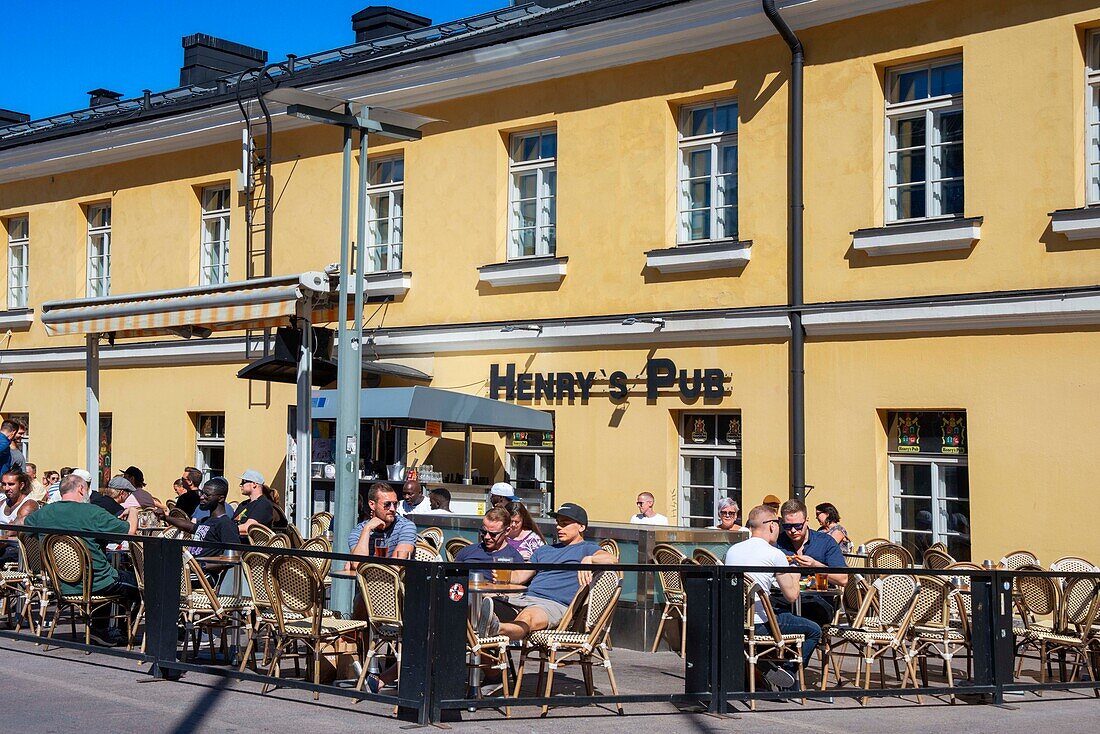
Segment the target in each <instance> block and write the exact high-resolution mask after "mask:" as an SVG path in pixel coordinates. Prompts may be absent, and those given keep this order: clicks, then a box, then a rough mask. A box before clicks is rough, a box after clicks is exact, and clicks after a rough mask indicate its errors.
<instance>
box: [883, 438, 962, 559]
mask: <svg viewBox="0 0 1100 734" xmlns="http://www.w3.org/2000/svg"><path fill="white" fill-rule="evenodd" d="M967 459H968V457H967V456H965V455H960V456H951V455H947V454H945V455H943V456H922V455H920V454H890V456H889V463H890V539H891V540H892V541H894V542H895V543H901V542H902V535H903V534H906V533H908V534H915V533H914V532H913V531H912V530H911V529H910V530H903V529H902V527H901V523H902V512H901V499H902V498H909V499H920V500H930V502H931V505H932V535H931V540H930V541H929V545H931V544H933V543H947V542H948V538H949V537H959V536H960V535H961V534H960V533H953V532H950V531H949V530H948V529H947V527H948V522H947V503H948V502H949V501H950V502H965V503H966V504H967V505H968V506H969V505H970V503H971V501H970V499H960V498H958V497H948V496H947V482H946V480H945V478H944V472H943V471H942V469H943V467H947V466H955V467H969V462H968V460H967ZM907 464H908V465H915V466H929V465H931V472H932V475H931V487H932V496H931V497H930V498H929V497H924V496H921V495H910V494H902V493H901V467H902V466H905V465H907ZM967 517H968V518H972V515H971V513H970V512H967ZM971 528H972V529H971V545H973V524H971ZM917 561H918V562H919V561H920V559H919V558H918V559H917Z"/></svg>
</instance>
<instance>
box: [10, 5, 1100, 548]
mask: <svg viewBox="0 0 1100 734" xmlns="http://www.w3.org/2000/svg"><path fill="white" fill-rule="evenodd" d="M543 5H545V6H549V7H545V8H543V7H540V6H538V5H535V6H530V5H529V6H519V7H515V8H504V9H502V10H501V11H500V12H499V13H496V14H489V15H487V16H481V17H480V19H474V20H473V21H472V22H469V23H467V24H465V25H461V29H460V30H458V31H453V30H452V32H451V33H449V34H447V35H446V37H445V38H444V37H441V36H440V35H439V34H438V33H434V34H433V33H432V32H430V30H431V29H429V32H424V31H423V30H422V29H420V31H419V33H420V34H419V35H416V34H417V32H418V24H419V25H422V23H420V21H422V20H423V19H420V21H417V20H415V16H412V19H410V20H409V25H408V27H407V28H405V30H403V31H401V33H405V32H412V33H413V35H412V36H408V37H403V40H402V42H401V43H391V42H389V41H388V40H387V39H390V40H392V39H393V38H397V37H398V36H385V37H382V38H374V39H368V38H360V39H359V40H358V41H357V43H356V44H355V45H352V46H349V47H348V48H346V49H344V53H343V54H332V53H329V54H325V55H317V56H304V57H300V58H298V59H297V60H295V61H294V62H293V67H294V68H293V69H292V70H291V69H288V68H287V66H288V65H287V64H284V66H283V67H281V68H276V69H274V70H273V72H272V73H273V77H274V78H277V80H278V82H279V84H280V85H281V86H295V87H302V88H306V89H311V90H314V91H320V92H323V93H325V94H329V95H333V96H336V97H342V98H350V99H362V100H370V101H371V102H372V103H375V104H380V105H385V106H389V107H397V108H401V109H405V110H409V111H412V112H416V113H418V114H423V115H427V116H430V117H433V118H438V119H439V120H442V122H439V123H435V124H432V125H430V126H428V127H425V128H424V137H423V139H422V140H419V141H416V142H408V143H394V142H391V141H387V140H385V139H383V138H379V139H378V140H372V145H371V149H370V157H369V160H370V161H371V164H370V169H369V171H368V173H369V177H370V180H371V199H370V201H371V220H372V221H371V228H370V232H371V233H370V236H369V238H368V242H367V246H368V248H369V249H368V255H369V260H370V263H371V267H370V268H369V270H370V272H369V273H367V274H366V275H365V281H366V289H367V293H368V295H369V296H371V303H369V304H368V307H367V311H366V315H367V318H366V321H365V338H366V340H367V344H366V347H365V348H366V349H369V350H371V351H372V354H373V355H374V356H377V357H378V358H379V359H381V360H385V361H387V362H390V363H393V362H398V363H403V364H405V365H408V366H413V367H415V368H416V369H419V370H421V371H423V372H424V373H426V374H427V375H430V383H420V384H430V385H431V386H433V387H442V388H448V389H452V390H456V391H461V392H466V393H469V394H474V395H480V396H485V397H493V398H496V399H499V400H511V401H512V402H518V403H520V404H523V405H529V406H531V407H535V408H539V409H542V410H547V411H550V412H552V414H553V419H554V427H555V430H554V433H553V435H552V436H551V435H545V436H544V435H537V436H536V435H527V434H523V435H518V434H517V435H513V434H478V436H477V442H478V445H477V446H476V447H475V451H474V459H475V468H476V469H477V473H478V474H479V476H480V477H481V478H482V479H484V480H486V481H492V480H497V479H502V478H509V479H513V480H516V481H518V482H520V483H521V485H522V486H523V487H524V490H523V492H524V493H525V496H528V497H532V498H534V499H538V498H540V497H541V498H542V501H543V502H544V503H545V504H550V503H553V504H559V503H561V502H564V501H576V502H580V503H582V504H584V505H585V506H586V507H587V508H588V509H589V512H590V514H591V515H592V517H593V518H594V519H596V520H602V521H625V520H626V519H627V517H628V516H629V515H630V514H631V513H632V512H633V503H634V499H635V495H636V493H637V492H640V491H651V492H653V493H654V494H655V495H656V497H657V510H658V511H659V512H661V513H664V514H666V515H668V516H669V517H670V518H672V520H673V522H674V523H680V524H684V525H699V526H702V525H710V524H712V522H713V517H714V510H715V505H716V502H717V500H718V499H719V498H720V497H722V496H726V495H729V496H733V497H734V498H736V499H738V500H739V501H740V503H741V506H742V508H745V509H747V508H750V507H752V506H753V505H755V504H757V503H759V501H760V500H761V499H762V498H763V496H764V495H765V494H768V493H775V494H778V495H781V496H787V495H788V494H789V493H790V492H791V491H792V489H793V490H794V491H797V490H801V489H802V488H801V487H795V488H792V486H791V485H792V479H791V475H790V471H791V465H792V462H791V442H790V415H791V413H790V400H789V389H790V387H789V369H790V362H789V359H790V340H791V316H790V314H791V311H792V308H791V300H790V292H789V277H790V271H791V266H792V263H791V262H790V252H791V250H790V245H789V226H788V208H789V192H788V165H789V162H790V160H789V157H790V153H791V150H792V148H791V145H792V144H791V137H790V135H789V121H790V113H791V109H792V108H791V96H790V89H789V81H790V74H791V72H790V69H791V66H790V64H791V54H790V50H789V48H788V46H787V45H786V44H785V43H784V41H783V39H782V38H780V36H779V35H777V33H776V31H775V29H774V28H773V27H772V25H771V24H770V23H769V22H768V21H767V19H766V18H765V16H764V14H763V13H762V11H761V8H760V3H759V2H758V1H757V0H753V1H749V0H725V1H723V2H716V1H713V0H690V1H686V2H684V1H681V2H670V1H667V0H665V1H658V0H648V1H645V0H638V1H637V2H633V3H630V2H628V3H617V4H614V7H613V8H612V7H610V6H609V5H606V4H604V5H601V4H600V3H598V2H597V3H583V2H580V3H577V2H574V3H564V4H562V3H551V2H547V3H543ZM780 9H781V12H782V13H783V16H784V18H786V20H787V21H788V22H789V23H790V24H791V25H792V26H793V27H794V28H795V29H796V32H797V35H798V37H799V39H800V40H801V43H802V44H803V46H804V48H805V58H806V66H805V79H804V101H803V109H804V130H805V133H804V173H803V188H804V195H805V209H804V223H805V225H804V227H805V228H804V253H803V258H802V262H803V269H804V286H803V287H804V298H805V304H806V305H805V307H804V308H798V309H795V310H797V311H798V312H799V315H800V316H801V323H802V325H803V327H804V328H805V334H806V343H805V445H806V452H805V476H806V482H805V483H806V484H807V485H811V486H812V487H813V489H812V491H811V492H810V494H809V496H808V503H809V504H810V505H813V504H815V503H817V502H825V501H828V502H832V503H834V504H835V505H836V506H837V507H838V508H839V509H840V513H841V515H842V518H843V519H842V522H843V524H844V525H845V526H846V527H847V528H848V530H849V532H850V533H851V535H852V537H853V538H854V539H856V541H857V542H858V541H860V540H863V539H867V538H872V537H891V538H894V539H896V540H899V541H902V542H904V543H905V544H906V545H908V546H909V547H911V548H913V549H915V550H918V551H919V550H920V549H921V548H922V547H925V546H927V545H928V544H929V543H931V542H933V541H938V540H942V541H944V542H946V543H947V544H948V545H949V547H950V548H951V549H952V551H953V552H955V554H956V555H958V556H960V557H966V556H969V557H972V558H974V559H982V558H1000V557H1001V555H1003V554H1004V553H1005V552H1007V551H1010V550H1013V549H1015V548H1016V547H1021V546H1026V547H1028V548H1030V549H1032V550H1034V551H1035V552H1037V553H1038V555H1039V556H1040V558H1042V559H1043V560H1044V561H1047V560H1048V559H1049V560H1054V559H1055V558H1057V557H1058V556H1061V555H1067V554H1071V553H1072V554H1075V555H1083V556H1085V557H1088V558H1094V559H1095V558H1096V557H1098V556H1100V543H1098V541H1097V540H1096V535H1095V533H1093V532H1092V525H1093V522H1092V520H1091V519H1090V518H1092V517H1093V516H1094V515H1095V510H1094V505H1095V501H1094V490H1093V488H1092V486H1091V485H1092V482H1093V481H1094V477H1095V476H1096V475H1097V474H1098V473H1100V471H1098V470H1100V464H1098V461H1097V458H1096V456H1097V453H1096V452H1095V451H1094V450H1093V448H1092V446H1091V439H1092V437H1093V436H1095V435H1097V434H1098V433H1100V411H1098V409H1097V404H1096V403H1097V401H1096V397H1095V396H1096V395H1097V393H1098V391H1100V377H1097V376H1096V370H1095V369H1092V360H1093V359H1096V358H1097V356H1098V355H1100V337H1098V335H1097V331H1096V328H1097V325H1098V324H1100V252H1098V248H1100V207H1095V208H1094V206H1093V205H1097V204H1100V35H1097V33H1096V32H1094V31H1093V28H1100V4H1098V3H1096V2H1095V0H1092V1H1089V0H1017V1H1014V2H1002V1H1001V0H969V1H968V2H966V3H958V2H951V1H950V0H931V1H927V2H916V1H914V0H809V1H808V2H801V3H794V4H790V7H784V5H783V4H782V3H780ZM457 27H458V26H456V28H457ZM390 30H391V31H398V30H399V29H396V28H393V29H390ZM206 42H208V43H210V44H212V46H213V47H215V48H217V49H219V50H221V51H224V52H226V53H238V54H240V53H243V52H241V50H240V49H239V48H237V49H236V51H234V48H235V46H234V45H233V44H225V43H223V42H220V41H217V40H216V39H207V41H206ZM395 49H396V50H395ZM242 58H243V57H242ZM251 65H254V63H253V62H249V63H247V64H243V66H251ZM291 71H292V72H293V73H291ZM237 79H238V76H237V75H236V74H233V75H231V76H229V77H225V79H224V80H223V81H222V82H221V83H218V82H217V80H216V79H208V80H206V81H203V82H200V83H199V84H198V85H197V86H191V87H184V88H182V89H181V90H175V91H174V92H173V93H166V94H157V95H152V96H151V97H149V98H147V99H142V98H140V97H139V98H136V99H134V100H118V101H116V100H113V99H110V98H108V99H107V100H106V101H105V102H104V100H102V99H101V100H100V102H102V103H103V104H101V105H100V106H97V107H94V108H92V109H90V110H87V111H83V112H81V113H73V114H72V115H67V116H60V117H57V118H50V119H49V120H45V121H24V120H22V119H21V118H19V117H18V116H12V115H10V114H9V113H4V114H5V115H8V117H7V118H6V120H2V121H0V125H7V127H0V221H2V222H3V224H4V230H5V233H6V238H7V243H8V258H7V266H8V277H7V279H6V283H7V286H6V294H5V304H6V309H7V310H6V311H4V312H2V313H0V330H8V329H10V336H9V337H8V338H7V340H6V343H5V345H4V346H5V349H4V351H3V352H2V353H0V372H2V373H3V374H4V376H5V378H8V379H5V383H6V384H5V385H4V390H5V392H4V393H3V403H2V405H0V412H2V413H3V414H4V415H5V416H8V415H22V416H25V417H26V419H27V420H28V423H29V427H30V431H29V436H30V438H29V447H28V454H29V457H30V459H31V460H32V461H34V462H35V463H37V465H38V467H39V468H40V470H42V469H45V468H58V467H60V466H62V465H69V466H76V465H80V464H81V463H82V458H81V457H82V456H83V446H84V437H85V422H84V417H83V412H82V411H83V410H84V407H83V406H84V373H83V365H84V342H83V339H81V338H79V337H51V336H47V334H46V331H45V329H44V327H43V324H42V323H41V318H40V316H41V306H42V304H44V303H46V302H51V301H67V300H72V299H78V298H84V297H86V296H89V297H95V296H104V295H107V294H108V293H109V294H111V295H118V294H128V293H142V292H150V291H160V290H165V289H173V288H186V287H190V286H200V285H205V284H211V283H215V284H216V283H222V282H234V281H242V280H245V279H246V278H247V277H249V276H250V275H254V274H256V272H257V271H256V270H255V269H253V270H250V269H249V267H248V265H247V262H246V261H247V260H248V259H249V258H248V255H249V252H248V251H249V244H248V242H249V232H248V231H249V228H250V223H249V222H248V214H247V211H246V209H247V208H249V207H254V206H255V198H254V197H255V196H256V192H255V191H252V192H249V191H248V190H247V187H246V186H244V185H243V183H242V182H243V181H244V179H247V178H248V176H247V172H246V174H245V175H242V173H241V169H242V166H243V165H244V164H243V162H242V150H241V149H242V143H241V135H242V128H243V127H244V124H243V117H242V114H241V110H240V109H239V108H238V105H237V102H236V97H237V91H236V90H237V87H239V86H240V87H242V94H241V97H242V99H243V100H244V109H245V110H246V111H247V112H248V113H249V114H250V115H251V116H252V118H253V120H258V119H259V115H260V111H259V105H258V103H257V102H256V92H255V90H254V89H251V88H250V87H249V86H248V83H243V84H238V83H237ZM246 81H247V79H246ZM268 88H270V86H269V87H268ZM13 106H14V105H13ZM271 111H272V113H273V115H274V117H273V126H274V130H275V133H274V135H273V144H272V148H271V150H272V159H271V160H270V161H263V163H264V164H268V165H269V171H270V174H271V179H272V181H271V183H272V188H271V190H270V192H269V196H270V198H271V199H272V203H273V207H274V212H273V214H272V215H271V220H270V231H271V243H272V244H271V249H270V258H271V261H270V268H269V269H268V274H276V275H278V274H294V273H301V272H305V271H319V270H323V269H324V267H325V265H327V264H329V263H331V262H334V261H336V260H337V259H338V254H339V253H338V242H339V229H340V222H339V219H340V204H339V191H340V167H341V156H340V145H341V142H340V133H339V131H338V130H337V129H335V128H333V127H329V126H324V125H313V124H308V123H307V122H306V121H304V120H300V119H295V118H292V117H288V116H287V115H286V114H284V111H285V108H284V107H283V106H281V105H272V108H271ZM257 140H260V138H259V137H257ZM246 157H247V156H246ZM964 162H965V164H964ZM249 197H253V198H252V199H251V200H250V198H249ZM250 201H251V203H249V202H250ZM256 221H260V222H262V217H261V218H258V219H257V220H256ZM251 226H253V227H255V226H256V222H255V221H254V222H253V223H252V225H251ZM253 241H254V242H256V241H259V239H258V235H257V234H256V233H255V232H254V233H253ZM253 248H255V244H254V245H253ZM101 355H102V362H103V368H104V371H103V373H102V377H101V395H100V401H101V410H102V412H103V415H104V416H109V420H108V421H105V422H104V423H103V428H104V432H103V441H104V452H105V453H106V454H108V455H109V456H110V461H111V463H112V464H113V466H114V467H115V468H116V469H120V468H124V467H126V466H128V465H130V464H136V465H138V466H140V467H142V468H143V469H144V471H145V475H146V477H147V479H148V481H149V482H150V485H151V487H150V488H151V489H152V490H153V491H154V492H155V493H157V494H159V495H161V496H167V495H168V494H169V492H170V491H171V481H172V480H173V479H174V478H175V477H177V476H179V472H180V469H181V468H182V467H183V466H184V465H187V464H194V463H196V462H200V463H202V462H205V463H206V464H207V465H208V466H210V467H211V468H212V469H213V470H224V471H225V472H226V473H227V474H230V473H233V472H240V471H243V470H244V469H245V468H249V467H252V468H257V469H259V470H260V471H262V472H263V473H264V474H265V475H266V476H268V477H270V478H271V480H270V482H269V483H271V484H272V485H273V486H275V487H276V488H278V489H280V490H282V489H284V488H285V486H286V484H287V481H288V470H287V457H288V425H289V424H288V406H289V405H291V404H293V402H294V396H295V393H294V387H293V385H285V384H278V383H271V384H270V385H268V384H267V383H259V382H254V381H253V382H250V381H247V380H241V379H238V378H237V376H236V373H237V371H238V370H239V369H240V368H241V367H243V366H244V365H245V364H246V362H247V361H248V359H249V356H248V355H247V354H246V349H245V337H244V335H243V334H230V335H215V336H213V337H211V338H209V339H190V340H182V339H163V340H156V341H149V340H144V341H142V340H132V339H129V340H128V339H118V340H117V341H116V342H115V343H114V344H111V345H109V344H107V342H104V343H103V346H102V352H101ZM664 360H668V361H670V362H671V363H672V364H673V365H674V370H675V371H673V372H668V371H667V370H669V369H670V365H669V362H668V361H664ZM647 366H648V370H647ZM681 371H683V373H682V377H681ZM696 371H698V373H697V372H696ZM708 371H709V372H708ZM563 375H568V377H563ZM666 376H667V377H668V379H665V377H666ZM494 377H495V379H494ZM382 384H385V385H401V384H409V383H406V382H405V381H404V380H402V379H401V378H396V377H392V376H391V377H384V378H383V383H382ZM548 386H549V387H548ZM582 386H583V389H582ZM650 388H652V389H653V390H654V391H655V392H654V393H653V394H650V393H649V392H648V390H649V389H650ZM108 423H109V430H107V425H108ZM326 436H327V434H326V433H324V429H320V432H319V433H318V434H316V439H315V447H314V448H315V458H317V456H318V454H317V453H316V452H317V451H318V446H320V447H321V449H320V450H321V452H322V453H321V454H320V455H319V456H320V461H319V462H318V463H319V464H324V463H325V461H324V456H323V451H324V450H325V449H324V447H325V446H326V443H325V440H326ZM395 446H396V448H397V450H398V451H399V453H400V454H402V456H401V457H397V458H404V459H405V460H406V462H407V463H412V462H413V461H414V460H415V461H417V462H419V463H420V464H425V463H427V464H431V465H433V466H434V467H435V469H436V470H440V471H442V472H444V473H452V472H455V471H458V470H459V469H460V466H459V465H460V464H461V458H462V441H461V437H456V436H450V435H445V436H444V437H443V439H438V440H437V439H433V438H430V437H428V436H425V435H424V434H423V433H422V432H411V431H410V432H408V434H407V435H401V436H399V437H398V438H397V439H396V444H395Z"/></svg>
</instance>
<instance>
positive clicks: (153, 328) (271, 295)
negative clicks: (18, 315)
mask: <svg viewBox="0 0 1100 734" xmlns="http://www.w3.org/2000/svg"><path fill="white" fill-rule="evenodd" d="M328 292H329V277H328V276H327V275H325V274H324V273H317V272H308V273H303V274H301V275H294V276H285V277H275V278H258V279H256V280H251V281H244V282H238V283H227V284H224V285H218V286H208V287H202V288H184V289H177V290H171V291H157V292H152V293H135V294H131V295H126V296H108V297H106V298H83V299H79V300H73V301H50V302H48V303H45V304H43V306H42V323H43V325H44V326H45V327H46V333H47V334H49V335H50V336H60V335H66V334H114V335H115V336H118V337H139V336H155V335H176V336H190V335H191V334H192V333H199V334H201V333H204V332H206V331H209V332H215V331H235V330H240V329H259V328H265V327H268V326H285V325H287V324H288V323H289V320H290V317H291V316H294V315H295V313H296V311H297V308H298V303H299V301H301V300H302V299H303V298H304V297H305V296H306V295H321V294H328ZM324 307H326V308H327V305H326V306H324Z"/></svg>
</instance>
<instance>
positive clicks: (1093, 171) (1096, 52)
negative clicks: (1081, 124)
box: [1085, 31, 1100, 204]
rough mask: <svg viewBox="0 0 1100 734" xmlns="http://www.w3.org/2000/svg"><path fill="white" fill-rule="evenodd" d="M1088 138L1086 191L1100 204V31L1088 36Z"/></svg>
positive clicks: (1089, 199)
mask: <svg viewBox="0 0 1100 734" xmlns="http://www.w3.org/2000/svg"><path fill="white" fill-rule="evenodd" d="M1086 74H1087V77H1088V99H1087V100H1085V105H1086V108H1087V109H1088V131H1087V134H1088V139H1087V140H1086V148H1087V150H1088V157H1087V158H1086V161H1085V162H1086V165H1087V168H1086V175H1087V176H1088V180H1087V185H1086V187H1085V188H1086V191H1087V196H1088V203H1089V204H1100V31H1093V32H1091V33H1090V34H1089V36H1088V68H1087V69H1086Z"/></svg>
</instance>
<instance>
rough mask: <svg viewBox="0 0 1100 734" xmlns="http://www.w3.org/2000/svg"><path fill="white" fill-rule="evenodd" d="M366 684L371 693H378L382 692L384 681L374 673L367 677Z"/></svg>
mask: <svg viewBox="0 0 1100 734" xmlns="http://www.w3.org/2000/svg"><path fill="white" fill-rule="evenodd" d="M366 684H367V690H368V691H370V692H371V693H378V692H379V691H381V690H382V679H381V678H379V677H378V676H377V675H375V674H374V673H371V674H370V675H368V676H367V680H366Z"/></svg>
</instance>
